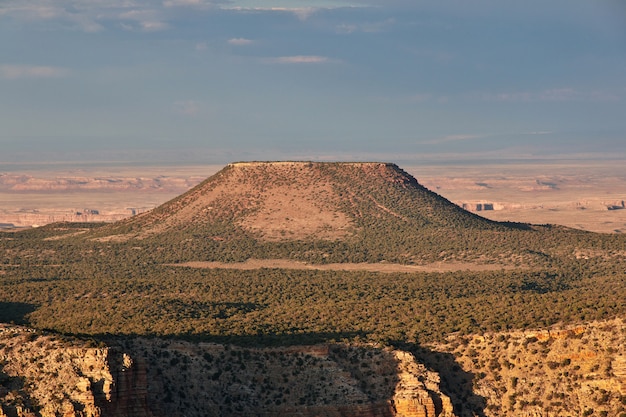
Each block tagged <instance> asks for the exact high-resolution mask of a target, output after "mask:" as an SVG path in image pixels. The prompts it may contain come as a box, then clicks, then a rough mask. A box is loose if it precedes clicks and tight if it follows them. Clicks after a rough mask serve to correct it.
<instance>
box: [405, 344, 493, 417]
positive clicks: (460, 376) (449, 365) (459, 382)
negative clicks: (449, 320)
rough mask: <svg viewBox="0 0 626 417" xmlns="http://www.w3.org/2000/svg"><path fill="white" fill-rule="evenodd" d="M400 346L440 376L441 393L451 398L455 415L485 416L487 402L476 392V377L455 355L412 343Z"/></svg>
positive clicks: (462, 416) (468, 416)
mask: <svg viewBox="0 0 626 417" xmlns="http://www.w3.org/2000/svg"><path fill="white" fill-rule="evenodd" d="M398 346H399V349H402V350H406V351H408V352H411V353H412V354H413V355H414V356H415V358H416V359H417V361H418V362H420V363H423V364H424V365H425V366H426V367H428V369H432V370H433V371H434V372H437V373H438V374H439V377H440V378H441V385H440V386H441V392H443V393H444V394H446V395H447V396H449V397H450V400H451V401H452V406H453V407H454V414H455V415H457V416H459V417H465V416H467V417H472V416H477V417H484V416H485V407H486V406H487V400H486V399H485V398H484V397H481V396H480V395H478V394H476V393H475V392H474V380H475V378H476V376H475V375H474V374H473V373H471V372H467V371H465V370H464V369H463V368H462V367H461V365H460V364H459V363H458V362H457V360H456V358H455V357H454V355H452V354H450V353H445V352H438V351H435V350H432V349H430V348H428V347H425V346H419V345H416V344H410V343H402V342H400V343H399V344H398Z"/></svg>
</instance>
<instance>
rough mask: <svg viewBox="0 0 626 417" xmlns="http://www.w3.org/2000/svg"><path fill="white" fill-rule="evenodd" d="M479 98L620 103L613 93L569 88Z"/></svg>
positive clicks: (510, 101)
mask: <svg viewBox="0 0 626 417" xmlns="http://www.w3.org/2000/svg"><path fill="white" fill-rule="evenodd" d="M479 96H480V98H481V99H482V100H484V101H497V102H509V103H534V102H573V101H602V102H615V101H620V100H621V96H620V95H618V94H616V93H614V92H606V91H599V90H594V91H591V92H585V91H580V90H576V89H574V88H570V87H564V88H549V89H546V90H542V91H516V92H502V93H481V94H479Z"/></svg>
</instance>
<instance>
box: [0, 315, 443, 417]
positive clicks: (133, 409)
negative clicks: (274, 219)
mask: <svg viewBox="0 0 626 417" xmlns="http://www.w3.org/2000/svg"><path fill="white" fill-rule="evenodd" d="M0 363H2V369H1V373H0V417H2V416H4V415H6V416H7V417H15V416H17V417H31V416H41V417H57V416H64V417H72V416H76V417H78V416H80V417H106V416H115V417H126V416H128V417H130V416H133V417H160V416H168V417H169V416H174V417H175V416H242V417H243V416H264V417H271V416H281V417H282V416H302V417H308V416H311V417H313V416H325V417H357V416H358V417H394V416H400V417H413V416H419V417H438V416H441V417H452V416H453V415H454V414H452V409H451V405H450V404H451V403H450V400H449V398H448V397H447V396H445V395H444V394H442V393H441V392H440V390H439V377H438V375H437V374H436V373H434V372H432V371H428V370H427V369H426V368H425V367H424V366H423V365H421V364H418V363H416V362H415V358H414V357H413V356H412V355H411V354H409V353H404V352H398V351H394V350H391V349H381V348H375V347H372V346H347V345H340V344H333V345H320V346H304V347H290V348H273V349H270V348H267V349H246V348H241V347H234V346H225V345H217V344H192V343H186V342H181V341H163V340H152V339H150V340H148V339H125V340H124V341H123V342H120V344H119V345H116V346H113V347H111V346H102V347H100V346H99V347H88V346H87V344H86V343H85V342H84V341H79V340H76V339H69V338H62V337H60V336H55V335H49V334H41V333H37V332H34V331H32V330H30V329H26V328H23V327H18V326H2V327H0Z"/></svg>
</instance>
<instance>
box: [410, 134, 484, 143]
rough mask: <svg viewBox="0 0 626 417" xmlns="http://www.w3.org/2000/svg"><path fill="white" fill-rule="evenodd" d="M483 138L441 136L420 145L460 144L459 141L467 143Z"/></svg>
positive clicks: (465, 135)
mask: <svg viewBox="0 0 626 417" xmlns="http://www.w3.org/2000/svg"><path fill="white" fill-rule="evenodd" d="M484 137H485V136H484V135H474V134H458V135H447V136H442V137H440V138H435V139H431V140H427V141H423V142H420V143H421V144H423V145H439V144H442V143H448V142H461V141H468V140H474V139H481V138H484Z"/></svg>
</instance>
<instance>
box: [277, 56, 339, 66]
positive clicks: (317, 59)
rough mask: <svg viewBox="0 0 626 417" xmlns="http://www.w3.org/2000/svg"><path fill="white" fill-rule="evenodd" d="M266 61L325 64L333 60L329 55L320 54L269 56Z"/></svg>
mask: <svg viewBox="0 0 626 417" xmlns="http://www.w3.org/2000/svg"><path fill="white" fill-rule="evenodd" d="M266 61H267V62H269V63H273V64H325V63H329V62H333V60H331V59H330V58H328V57H325V56H318V55H294V56H279V57H276V58H268V59H267V60H266Z"/></svg>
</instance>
